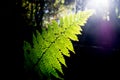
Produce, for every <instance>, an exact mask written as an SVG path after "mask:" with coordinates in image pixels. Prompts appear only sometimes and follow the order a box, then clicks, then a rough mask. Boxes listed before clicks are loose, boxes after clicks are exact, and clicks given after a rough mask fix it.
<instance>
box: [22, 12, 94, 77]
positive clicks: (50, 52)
mask: <svg viewBox="0 0 120 80" xmlns="http://www.w3.org/2000/svg"><path fill="white" fill-rule="evenodd" d="M92 13H93V11H92V10H87V11H81V12H78V13H76V14H73V13H71V14H69V15H66V16H64V17H62V18H60V21H59V22H57V21H55V20H53V21H51V22H50V23H49V24H47V26H48V28H47V29H46V28H42V32H41V33H40V32H38V31H36V35H35V34H33V46H31V44H30V43H28V42H26V41H25V42H24V56H25V63H24V64H25V68H26V69H28V68H29V69H35V70H36V71H37V72H39V73H40V74H43V75H45V76H47V77H48V78H50V77H51V74H52V75H53V76H55V77H56V78H60V79H62V78H61V77H60V76H59V75H58V73H57V72H56V70H58V71H59V72H61V73H62V74H64V73H63V71H62V67H61V63H62V64H63V65H64V66H66V67H67V65H66V63H65V59H64V57H63V55H65V56H68V57H70V54H69V50H70V51H72V52H73V53H75V52H74V48H73V45H72V42H71V40H73V41H78V38H77V35H78V34H81V32H80V31H82V29H81V26H84V24H85V23H86V22H87V19H88V18H89V17H90V16H91V15H92Z"/></svg>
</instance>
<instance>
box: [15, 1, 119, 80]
mask: <svg viewBox="0 0 120 80" xmlns="http://www.w3.org/2000/svg"><path fill="white" fill-rule="evenodd" d="M16 1H17V2H18V4H17V5H16V15H15V16H16V17H15V18H16V34H17V36H16V39H17V40H16V44H17V45H16V49H17V54H16V55H17V57H16V64H17V66H18V67H19V66H21V65H22V64H23V62H24V58H23V53H24V52H23V42H24V40H27V41H28V42H32V41H31V40H32V34H33V32H34V31H35V29H37V28H38V26H41V25H39V24H38V25H37V26H36V27H35V28H34V27H32V26H31V25H29V26H28V23H29V22H30V21H29V20H26V18H25V17H24V16H23V14H25V13H26V11H25V10H24V8H23V7H21V4H22V1H21V0H16ZM68 1H71V0H68ZM82 1H86V0H82ZM117 1H118V2H117ZM39 3H40V4H41V6H40V7H44V5H45V0H40V1H39ZM111 6H112V7H111V9H110V18H111V19H110V21H103V20H102V18H101V17H97V16H96V15H93V16H91V17H90V18H89V19H88V22H87V23H86V25H85V26H84V27H82V29H83V31H82V35H78V37H79V42H73V45H74V49H75V52H76V54H75V55H74V54H71V57H70V58H67V57H65V59H66V64H67V65H68V68H64V67H63V72H64V73H65V76H64V78H65V80H80V79H81V80H86V79H96V80H98V79H108V78H111V80H116V79H115V78H117V79H119V78H120V70H119V69H120V66H119V65H120V18H117V17H116V13H115V7H116V6H119V7H118V8H119V10H120V1H119V0H115V1H114V4H113V5H111ZM76 7H77V6H76ZM83 8H84V5H83V6H82V7H81V10H82V9H83ZM76 9H78V8H76ZM40 12H41V13H40V14H39V16H42V15H43V14H44V12H43V9H42V8H41V10H40ZM36 19H37V18H36ZM26 21H28V22H26ZM36 21H37V23H41V24H42V17H41V19H38V20H36ZM103 23H105V24H109V25H110V26H106V27H111V28H112V31H114V35H115V36H113V35H111V36H113V39H112V40H113V44H109V43H108V41H109V40H104V39H100V40H99V42H100V44H97V41H96V39H97V38H98V37H99V35H96V33H97V32H99V30H100V27H99V26H100V25H101V24H103ZM99 33H100V32H99ZM17 71H18V72H19V71H20V72H21V70H19V68H17ZM21 75H23V74H21ZM24 75H25V76H24V78H23V79H25V80H27V78H28V77H29V76H32V77H33V80H37V75H36V74H35V73H33V72H31V73H30V72H29V73H24ZM18 76H19V77H20V75H18ZM112 78H113V79H112ZM53 80H54V78H53ZM55 80H56V79H55Z"/></svg>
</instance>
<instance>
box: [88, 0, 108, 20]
mask: <svg viewBox="0 0 120 80" xmlns="http://www.w3.org/2000/svg"><path fill="white" fill-rule="evenodd" d="M109 3H110V2H109V0H88V2H87V4H86V9H93V10H94V11H95V13H96V14H97V15H100V16H101V15H102V16H103V19H106V20H108V21H109V14H108V11H109V5H110V4H109ZM105 17H106V18H105Z"/></svg>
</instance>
